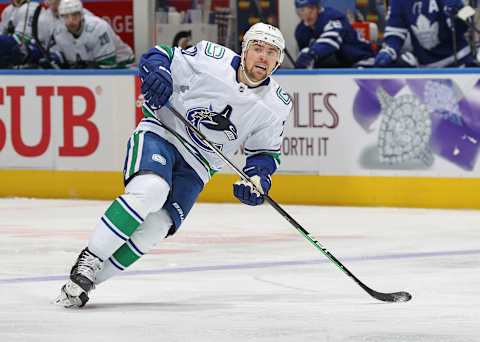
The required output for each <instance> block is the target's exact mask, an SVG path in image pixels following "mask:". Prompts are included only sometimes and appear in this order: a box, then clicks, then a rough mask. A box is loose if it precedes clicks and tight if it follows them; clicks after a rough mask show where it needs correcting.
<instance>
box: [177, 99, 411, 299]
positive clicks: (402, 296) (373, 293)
mask: <svg viewBox="0 0 480 342" xmlns="http://www.w3.org/2000/svg"><path fill="white" fill-rule="evenodd" d="M167 107H168V108H169V109H170V111H171V112H172V113H173V115H175V117H177V118H178V119H179V120H180V121H182V122H183V124H184V125H185V126H187V127H188V128H190V129H191V130H192V131H194V132H195V134H197V135H198V137H199V138H200V139H201V140H202V141H203V142H204V143H205V144H206V145H207V146H208V147H210V148H211V149H212V150H213V151H214V152H215V154H216V155H217V156H218V157H219V158H220V159H222V160H223V162H224V163H225V164H227V165H228V166H229V167H230V168H231V169H232V170H233V171H235V173H237V174H238V175H239V176H240V178H241V179H242V180H244V181H246V182H248V183H249V184H250V185H251V186H252V188H253V189H255V190H257V191H258V192H259V193H261V191H260V189H257V187H256V186H255V184H253V183H252V182H251V181H250V178H249V177H248V176H247V175H246V174H245V172H243V170H241V169H239V168H238V167H237V166H236V165H235V164H233V163H232V162H231V161H230V160H229V159H228V158H227V157H225V156H224V155H223V153H222V152H221V151H220V150H219V149H218V148H217V147H216V146H215V145H213V144H212V143H211V142H210V141H209V140H208V138H207V137H206V136H205V135H204V134H203V133H202V132H200V131H199V130H198V129H197V128H196V127H195V126H194V125H193V124H192V123H191V122H190V121H188V120H187V119H186V118H185V117H184V116H183V115H182V114H180V113H179V112H178V111H177V110H176V109H175V108H174V107H173V106H172V105H171V104H167ZM263 197H264V198H265V200H266V201H267V202H268V204H270V205H271V206H272V208H273V209H275V210H276V211H277V212H278V213H279V214H280V215H282V216H283V217H284V218H285V219H286V220H287V221H288V222H289V223H290V224H291V225H292V226H293V227H294V228H295V229H296V230H297V231H298V232H299V233H300V234H301V235H302V236H303V237H304V238H305V239H306V240H307V241H308V242H310V243H311V244H312V245H313V246H314V247H315V248H317V249H318V250H319V251H320V252H322V254H323V255H325V256H326V257H327V258H328V259H329V260H330V261H332V262H333V263H334V264H335V265H336V266H337V267H338V268H340V269H341V270H342V271H343V272H344V273H345V274H346V275H348V276H349V277H350V278H352V279H353V280H354V281H355V282H356V283H357V284H358V285H359V286H360V287H361V288H362V289H364V290H365V291H366V292H367V293H368V294H369V295H371V296H372V297H374V298H376V299H379V300H383V301H387V302H396V301H408V300H410V299H411V298H412V297H411V295H410V294H409V293H407V292H396V293H381V292H377V291H374V290H372V289H371V288H369V287H368V286H367V285H365V284H364V283H362V282H361V281H360V280H359V279H358V278H357V277H356V276H355V275H354V274H353V273H352V272H350V271H349V270H348V269H347V268H346V267H345V266H344V265H343V264H342V263H341V262H340V261H339V260H338V259H337V258H336V257H335V256H333V254H332V253H330V252H329V251H328V250H327V249H326V248H325V247H323V246H322V245H321V244H320V242H318V241H317V240H315V239H314V238H312V236H311V235H310V233H309V232H308V231H307V230H306V229H305V228H303V227H302V226H301V225H300V224H299V223H298V222H297V221H296V220H295V219H294V218H293V217H292V216H290V215H289V214H288V213H287V212H286V211H285V210H284V209H283V208H282V207H281V206H280V205H279V204H278V203H277V202H276V201H274V200H273V199H272V198H271V197H270V196H268V195H263Z"/></svg>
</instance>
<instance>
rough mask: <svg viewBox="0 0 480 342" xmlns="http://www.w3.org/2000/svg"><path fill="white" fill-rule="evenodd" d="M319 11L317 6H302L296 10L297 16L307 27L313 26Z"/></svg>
mask: <svg viewBox="0 0 480 342" xmlns="http://www.w3.org/2000/svg"><path fill="white" fill-rule="evenodd" d="M319 12H320V9H319V8H318V7H317V6H304V7H301V8H299V9H298V10H297V14H298V16H299V17H300V19H302V21H303V23H304V24H305V25H307V26H313V25H315V22H316V21H317V18H318V14H319Z"/></svg>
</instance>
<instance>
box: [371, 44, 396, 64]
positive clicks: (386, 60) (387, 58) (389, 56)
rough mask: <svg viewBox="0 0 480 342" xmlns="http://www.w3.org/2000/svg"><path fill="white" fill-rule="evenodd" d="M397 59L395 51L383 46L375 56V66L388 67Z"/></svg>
mask: <svg viewBox="0 0 480 342" xmlns="http://www.w3.org/2000/svg"><path fill="white" fill-rule="evenodd" d="M396 59H397V53H396V51H395V50H394V49H393V48H391V47H389V46H385V47H384V48H383V49H381V50H380V52H379V53H378V54H377V56H375V66H376V67H388V66H390V65H392V64H393V62H395V61H396Z"/></svg>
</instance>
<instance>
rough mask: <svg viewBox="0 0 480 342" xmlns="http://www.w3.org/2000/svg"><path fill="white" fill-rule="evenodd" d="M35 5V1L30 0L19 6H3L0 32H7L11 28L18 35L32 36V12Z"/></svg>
mask: <svg viewBox="0 0 480 342" xmlns="http://www.w3.org/2000/svg"><path fill="white" fill-rule="evenodd" d="M37 7H38V3H37V2H30V1H29V2H27V3H24V4H23V5H21V6H19V7H16V6H13V5H8V6H7V7H5V9H4V10H3V12H2V16H1V20H0V34H7V33H9V30H10V29H11V30H13V32H15V33H16V34H17V35H19V36H20V37H22V36H25V37H26V38H30V37H31V36H32V19H33V13H34V12H35V9H36V8H37ZM13 32H11V33H13Z"/></svg>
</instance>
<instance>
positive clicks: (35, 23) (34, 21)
mask: <svg viewBox="0 0 480 342" xmlns="http://www.w3.org/2000/svg"><path fill="white" fill-rule="evenodd" d="M41 12H42V6H41V5H39V6H37V8H35V12H33V19H32V37H33V39H34V40H35V44H36V45H37V47H38V49H39V50H40V52H41V53H42V55H43V57H45V59H46V60H47V61H48V64H50V66H51V67H52V68H54V69H60V66H59V65H58V64H57V63H55V61H52V59H51V58H50V55H49V53H48V51H47V50H46V49H45V48H44V47H43V45H42V42H41V41H40V39H39V37H38V20H39V19H40V13H41ZM47 48H48V47H47Z"/></svg>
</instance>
